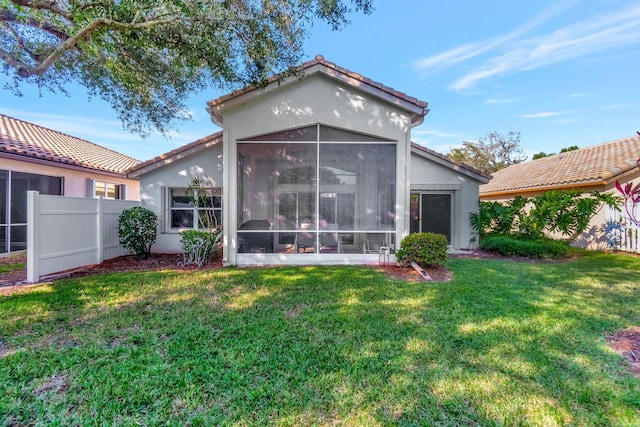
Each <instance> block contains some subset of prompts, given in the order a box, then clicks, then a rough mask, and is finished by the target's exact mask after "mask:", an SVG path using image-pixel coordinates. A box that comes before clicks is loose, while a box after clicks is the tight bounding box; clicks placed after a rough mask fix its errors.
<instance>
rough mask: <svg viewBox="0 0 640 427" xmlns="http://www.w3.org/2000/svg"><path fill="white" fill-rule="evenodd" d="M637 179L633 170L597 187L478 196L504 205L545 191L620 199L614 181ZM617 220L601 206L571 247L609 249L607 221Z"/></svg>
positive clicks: (555, 236)
mask: <svg viewBox="0 0 640 427" xmlns="http://www.w3.org/2000/svg"><path fill="white" fill-rule="evenodd" d="M639 179H640V170H639V169H633V170H631V171H629V172H627V173H624V174H621V175H619V176H617V177H616V178H615V179H609V180H603V181H602V182H601V183H600V184H599V185H589V186H571V187H570V186H566V187H559V186H558V187H554V188H548V189H537V190H534V191H528V192H510V193H507V194H499V195H491V194H484V195H480V200H482V201H496V202H501V203H504V202H507V201H509V200H512V199H513V198H514V197H516V196H517V195H520V196H522V197H534V196H536V195H539V194H541V193H543V192H545V191H551V190H579V191H582V192H584V193H586V194H588V193H593V192H596V191H597V192H600V193H609V194H611V195H614V196H618V197H620V196H621V195H620V193H619V192H618V190H616V180H618V181H620V183H621V185H625V184H626V183H628V182H630V181H634V182H638V180H639ZM622 209H624V207H622ZM618 218H620V213H617V212H616V211H614V210H612V209H610V208H609V207H607V206H605V205H604V204H603V205H601V206H600V208H599V209H598V211H597V212H596V214H595V215H594V216H593V218H591V221H589V226H588V227H587V230H586V231H585V232H584V233H582V234H580V235H579V236H578V237H577V238H576V239H575V240H574V241H573V242H572V244H571V245H572V246H574V247H576V248H580V249H589V250H598V251H603V250H609V249H611V247H610V244H609V242H608V240H607V233H606V228H607V221H609V220H614V219H618ZM551 237H554V238H564V237H565V236H562V235H559V234H555V235H552V236H551ZM621 249H623V250H630V251H636V252H637V251H638V247H637V246H635V245H634V247H629V248H624V247H623V248H621Z"/></svg>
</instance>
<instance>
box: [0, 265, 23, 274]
mask: <svg viewBox="0 0 640 427" xmlns="http://www.w3.org/2000/svg"><path fill="white" fill-rule="evenodd" d="M25 265H26V264H6V265H0V273H9V272H11V271H14V270H21V269H23V268H25Z"/></svg>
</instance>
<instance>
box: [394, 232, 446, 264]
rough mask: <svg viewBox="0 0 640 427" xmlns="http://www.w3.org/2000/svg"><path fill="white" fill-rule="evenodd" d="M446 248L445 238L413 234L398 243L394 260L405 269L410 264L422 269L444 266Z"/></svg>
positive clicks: (432, 234)
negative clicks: (398, 246) (413, 263)
mask: <svg viewBox="0 0 640 427" xmlns="http://www.w3.org/2000/svg"><path fill="white" fill-rule="evenodd" d="M448 247H449V243H448V242H447V238H446V237H445V236H444V235H442V234H437V233H413V234H409V235H408V236H406V237H405V238H404V239H402V241H401V242H400V248H399V249H398V250H397V251H396V260H397V261H398V263H399V264H400V265H403V266H405V267H406V266H409V265H410V264H411V263H412V262H415V263H416V264H418V265H419V266H420V267H423V268H424V267H428V266H436V265H444V263H445V262H446V261H447V256H448V252H447V250H448Z"/></svg>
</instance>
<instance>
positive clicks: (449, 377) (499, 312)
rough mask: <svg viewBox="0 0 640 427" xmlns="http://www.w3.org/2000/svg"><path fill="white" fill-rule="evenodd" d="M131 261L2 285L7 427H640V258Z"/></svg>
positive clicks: (0, 408)
mask: <svg viewBox="0 0 640 427" xmlns="http://www.w3.org/2000/svg"><path fill="white" fill-rule="evenodd" d="M448 267H449V268H450V269H451V270H452V271H453V273H454V280H453V281H452V282H447V283H405V282H400V281H394V280H392V279H388V278H386V277H384V276H382V275H381V274H379V273H377V272H375V271H374V270H371V269H367V268H360V267H304V268H294V267H282V268H269V269H234V268H227V269H222V270H217V271H195V272H192V273H188V274H184V273H176V272H171V271H165V272H146V273H118V274H108V275H100V276H92V277H85V278H80V279H75V280H67V281H61V282H57V283H55V284H52V285H45V286H41V287H38V288H35V289H34V290H33V291H31V292H29V293H26V294H16V295H12V296H9V297H0V415H2V416H1V417H0V419H2V420H4V424H5V425H23V424H29V425H45V424H46V425H96V424H109V425H112V424H115V425H134V424H141V425H158V424H163V425H165V424H168V425H186V424H189V425H211V424H224V425H326V424H346V425H438V426H457V425H465V426H474V425H478V426H493V425H496V426H499V425H527V426H529V425H531V426H554V425H576V426H582V425H614V426H633V425H640V379H638V378H636V377H634V376H633V375H631V373H630V370H629V367H628V366H627V364H626V362H625V361H624V359H622V358H621V357H620V356H619V355H617V354H615V353H614V352H612V351H611V350H609V349H608V347H607V345H606V342H605V336H606V334H607V333H609V332H612V331H615V330H618V329H622V328H626V327H629V326H632V325H640V311H639V310H638V307H640V304H639V303H640V301H639V299H640V292H639V290H640V289H639V288H640V281H639V280H638V272H639V271H640V258H639V257H633V256H624V255H605V254H597V253H587V254H585V255H584V256H581V257H579V258H578V259H575V260H571V261H563V262H559V263H543V264H540V263H527V262H505V261H503V260H473V259H452V260H450V261H449V262H448Z"/></svg>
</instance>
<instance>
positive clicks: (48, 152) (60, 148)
mask: <svg viewBox="0 0 640 427" xmlns="http://www.w3.org/2000/svg"><path fill="white" fill-rule="evenodd" d="M0 155H6V156H12V157H14V158H23V159H24V160H25V161H45V162H52V163H56V164H58V165H60V166H66V167H80V168H86V169H92V170H95V171H101V172H109V173H115V174H119V175H124V172H125V171H126V170H127V169H129V168H130V167H132V166H134V165H136V164H137V163H139V160H136V159H134V158H132V157H129V156H126V155H124V154H121V153H118V152H116V151H113V150H110V149H108V148H105V147H102V146H100V145H97V144H94V143H92V142H89V141H87V140H84V139H80V138H76V137H75V136H70V135H67V134H64V133H62V132H58V131H55V130H52V129H47V128H45V127H42V126H38V125H36V124H33V123H29V122H26V121H24V120H19V119H15V118H13V117H9V116H5V115H3V114H0Z"/></svg>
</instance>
